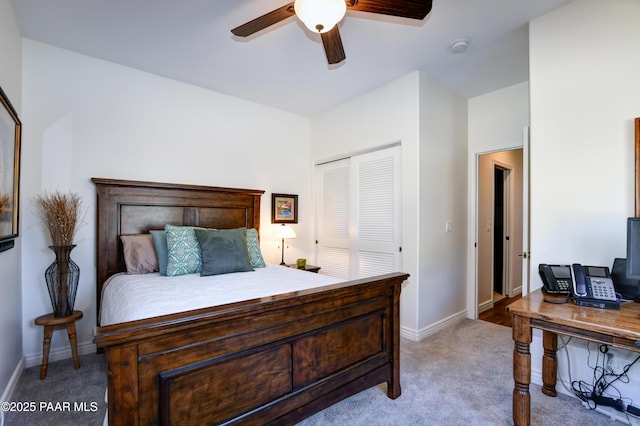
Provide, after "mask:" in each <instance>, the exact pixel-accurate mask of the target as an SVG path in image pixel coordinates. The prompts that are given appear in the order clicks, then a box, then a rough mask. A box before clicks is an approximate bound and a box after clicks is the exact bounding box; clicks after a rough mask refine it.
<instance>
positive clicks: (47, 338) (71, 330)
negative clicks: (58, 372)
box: [36, 311, 82, 380]
mask: <svg viewBox="0 0 640 426" xmlns="http://www.w3.org/2000/svg"><path fill="white" fill-rule="evenodd" d="M80 318H82V311H73V313H72V314H71V315H69V316H68V317H56V316H54V315H53V314H47V315H42V316H40V317H38V318H36V325H43V326H44V340H43V343H42V365H41V366H40V380H43V379H44V378H45V377H46V376H47V367H49V349H50V348H51V336H52V335H53V330H58V329H62V328H66V329H67V334H68V335H69V343H70V344H71V353H72V354H73V367H74V368H75V369H76V370H77V369H78V368H80V359H78V342H77V341H76V321H78V320H79V319H80Z"/></svg>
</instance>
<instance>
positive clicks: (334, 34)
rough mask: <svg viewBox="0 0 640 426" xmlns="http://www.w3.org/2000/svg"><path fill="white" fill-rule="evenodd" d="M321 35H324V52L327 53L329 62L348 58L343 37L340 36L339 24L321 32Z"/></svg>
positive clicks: (334, 62)
mask: <svg viewBox="0 0 640 426" xmlns="http://www.w3.org/2000/svg"><path fill="white" fill-rule="evenodd" d="M320 37H322V44H323V46H324V53H326V54H327V61H328V62H329V64H337V63H339V62H342V61H344V60H345V59H346V58H347V57H346V55H345V54H344V47H343V46H342V38H340V30H339V29H338V26H337V25H336V26H335V27H333V29H331V30H330V31H327V32H326V33H321V34H320Z"/></svg>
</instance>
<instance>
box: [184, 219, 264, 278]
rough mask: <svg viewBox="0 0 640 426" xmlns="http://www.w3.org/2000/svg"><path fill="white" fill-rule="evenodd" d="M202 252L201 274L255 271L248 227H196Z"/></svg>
mask: <svg viewBox="0 0 640 426" xmlns="http://www.w3.org/2000/svg"><path fill="white" fill-rule="evenodd" d="M195 235H196V238H197V239H198V242H199V243H200V250H201V254H202V271H201V272H200V275H201V276H207V275H220V274H228V273H231V272H247V271H253V268H252V267H251V262H250V261H249V252H248V251H247V230H246V228H236V229H220V230H215V229H196V230H195Z"/></svg>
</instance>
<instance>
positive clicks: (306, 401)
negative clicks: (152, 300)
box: [94, 273, 408, 425]
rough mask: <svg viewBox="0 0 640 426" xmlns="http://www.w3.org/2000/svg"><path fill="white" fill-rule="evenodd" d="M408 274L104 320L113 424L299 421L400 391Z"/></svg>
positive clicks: (99, 332)
mask: <svg viewBox="0 0 640 426" xmlns="http://www.w3.org/2000/svg"><path fill="white" fill-rule="evenodd" d="M407 278H408V275H407V274H403V273H394V274H387V275H382V276H379V277H373V278H369V279H362V280H357V281H349V282H346V283H341V284H334V285H330V286H325V287H322V288H319V289H314V290H307V291H302V292H297V293H295V294H286V295H281V296H275V297H271V298H266V299H261V300H252V301H247V302H241V303H234V304H230V305H224V306H220V307H213V308H206V309H200V310H195V311H189V312H184V313H179V314H172V315H167V316H162V317H157V318H152V319H146V320H140V321H132V322H128V323H122V324H115V325H110V326H106V327H97V328H96V330H95V338H94V342H95V343H96V345H98V347H100V348H104V350H105V351H106V354H107V363H108V374H109V377H108V382H109V392H108V399H109V401H108V407H109V424H110V425H120V424H136V425H137V424H140V425H157V424H162V425H169V424H175V425H178V424H179V425H191V424H198V425H200V424H260V425H262V424H268V423H277V424H293V423H296V422H298V421H300V420H302V419H304V418H306V417H309V416H310V415H312V414H314V413H316V412H318V411H320V410H322V409H324V408H326V407H328V406H330V405H332V404H334V403H336V402H337V401H340V400H342V399H344V398H347V397H348V396H350V395H353V394H355V393H357V392H360V391H362V390H364V389H367V388H369V387H371V386H374V385H376V384H379V383H384V382H386V383H387V395H388V396H389V397H390V398H394V399H395V398H397V397H398V396H400V378H399V373H400V370H399V342H400V330H399V299H400V290H401V284H402V282H403V281H405V280H406V279H407Z"/></svg>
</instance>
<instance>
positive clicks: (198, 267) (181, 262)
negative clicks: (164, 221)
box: [164, 225, 203, 277]
mask: <svg viewBox="0 0 640 426" xmlns="http://www.w3.org/2000/svg"><path fill="white" fill-rule="evenodd" d="M199 229H203V228H199ZM164 231H165V233H166V234H167V251H168V255H167V276H168V277H175V276H178V275H186V274H194V273H196V272H200V271H202V255H201V254H200V244H199V243H198V239H197V238H196V233H195V227H193V226H175V225H165V227H164Z"/></svg>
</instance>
